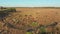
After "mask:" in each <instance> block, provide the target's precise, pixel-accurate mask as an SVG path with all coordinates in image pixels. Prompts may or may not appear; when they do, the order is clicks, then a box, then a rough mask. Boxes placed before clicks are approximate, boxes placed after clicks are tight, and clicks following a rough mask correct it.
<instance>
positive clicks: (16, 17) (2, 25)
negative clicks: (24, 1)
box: [0, 7, 60, 34]
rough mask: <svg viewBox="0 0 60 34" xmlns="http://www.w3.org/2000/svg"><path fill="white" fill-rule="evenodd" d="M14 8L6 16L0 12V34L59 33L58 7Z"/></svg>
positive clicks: (59, 12)
mask: <svg viewBox="0 0 60 34" xmlns="http://www.w3.org/2000/svg"><path fill="white" fill-rule="evenodd" d="M15 9H16V12H12V10H11V12H9V14H7V16H5V15H4V16H2V15H1V14H2V13H1V14H0V15H1V16H2V17H1V16H0V34H60V8H52V7H51V8H46V7H45V8H38V7H30V8H28V7H24V8H23V7H20V8H15ZM7 13H8V12H7ZM4 14H5V13H4ZM41 28H42V29H41ZM42 30H44V31H42Z"/></svg>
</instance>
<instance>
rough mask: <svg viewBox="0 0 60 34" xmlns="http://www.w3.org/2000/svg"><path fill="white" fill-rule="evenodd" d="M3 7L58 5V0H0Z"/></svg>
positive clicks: (59, 4) (59, 0)
mask: <svg viewBox="0 0 60 34" xmlns="http://www.w3.org/2000/svg"><path fill="white" fill-rule="evenodd" d="M0 6H4V7H60V0H0Z"/></svg>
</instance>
